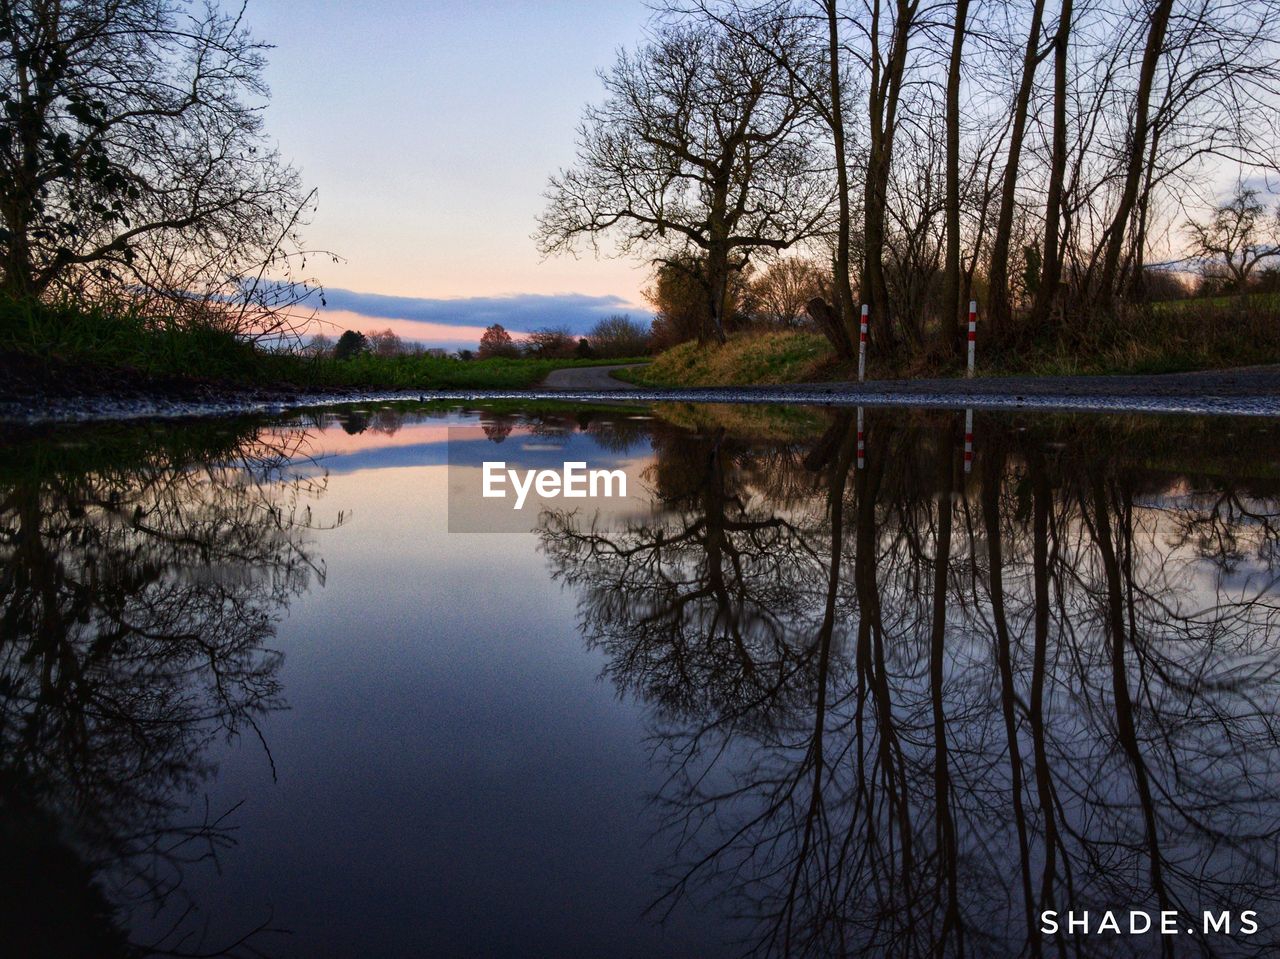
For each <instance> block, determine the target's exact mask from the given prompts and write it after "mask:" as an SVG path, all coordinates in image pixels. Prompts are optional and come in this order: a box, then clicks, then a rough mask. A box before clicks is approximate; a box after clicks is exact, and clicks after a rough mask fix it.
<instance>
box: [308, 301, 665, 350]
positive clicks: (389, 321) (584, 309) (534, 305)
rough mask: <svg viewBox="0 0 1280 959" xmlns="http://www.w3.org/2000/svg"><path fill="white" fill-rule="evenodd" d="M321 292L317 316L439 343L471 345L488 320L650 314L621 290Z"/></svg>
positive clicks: (575, 325) (516, 326)
mask: <svg viewBox="0 0 1280 959" xmlns="http://www.w3.org/2000/svg"><path fill="white" fill-rule="evenodd" d="M324 295H325V301H326V303H327V304H328V305H327V308H325V309H322V310H321V311H320V315H319V318H320V319H321V320H322V321H328V322H332V323H335V324H338V325H341V326H344V327H349V326H352V325H355V326H356V327H357V328H361V327H362V328H365V329H376V328H380V327H384V326H390V327H391V328H392V329H393V330H395V331H396V333H398V334H399V335H400V336H403V337H406V338H408V339H413V340H418V341H420V342H426V341H432V342H436V341H439V342H440V343H441V344H442V345H444V344H448V345H473V344H475V343H476V342H478V341H479V339H480V334H481V333H482V332H484V328H485V327H486V326H489V325H491V324H493V323H501V324H502V325H503V326H504V327H506V328H507V329H508V330H510V331H511V332H512V333H527V332H528V331H530V330H534V329H537V328H539V327H543V326H566V327H568V328H569V330H570V331H571V332H573V333H576V334H579V335H581V334H584V333H586V332H587V331H588V330H589V329H590V328H591V327H592V325H594V324H595V323H596V321H598V320H600V319H601V318H603V317H606V316H610V315H612V314H614V313H630V314H632V316H634V317H637V318H638V319H647V318H648V315H649V313H648V311H647V310H645V309H640V308H637V307H635V306H634V305H633V304H631V303H629V302H627V301H626V300H625V299H623V298H622V297H620V296H588V295H586V294H585V293H556V294H543V293H519V294H512V295H510V296H473V297H466V298H463V299H452V300H450V299H431V298H427V297H416V296H383V295H382V294H379V293H356V292H353V291H351V290H341V289H326V290H325V294H324Z"/></svg>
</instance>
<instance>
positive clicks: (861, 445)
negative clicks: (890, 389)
mask: <svg viewBox="0 0 1280 959" xmlns="http://www.w3.org/2000/svg"><path fill="white" fill-rule="evenodd" d="M866 465H867V441H866V440H865V439H864V438H863V433H862V407H861V406H859V407H858V469H865V468H866Z"/></svg>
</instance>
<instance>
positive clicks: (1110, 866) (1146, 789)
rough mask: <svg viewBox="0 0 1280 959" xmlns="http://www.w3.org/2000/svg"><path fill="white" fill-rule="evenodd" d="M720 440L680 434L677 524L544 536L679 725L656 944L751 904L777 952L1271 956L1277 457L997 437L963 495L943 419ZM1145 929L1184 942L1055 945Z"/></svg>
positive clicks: (663, 446)
mask: <svg viewBox="0 0 1280 959" xmlns="http://www.w3.org/2000/svg"><path fill="white" fill-rule="evenodd" d="M703 419H704V422H699V423H696V424H694V425H693V428H690V429H686V430H683V431H679V432H674V433H671V432H662V431H656V432H655V436H654V448H655V461H654V463H653V465H652V467H651V468H650V471H649V474H648V475H649V480H650V483H651V486H652V490H653V495H654V498H655V500H656V502H657V504H658V505H659V507H660V508H659V509H657V510H655V512H654V515H653V516H652V517H648V518H645V519H644V520H641V521H634V522H630V523H626V524H622V525H615V526H612V527H608V528H604V527H601V526H600V525H599V524H594V523H587V522H584V520H583V519H582V517H581V516H579V515H578V514H572V513H549V514H547V515H546V516H545V520H544V524H543V530H542V534H541V537H542V547H543V550H544V551H545V553H546V555H547V557H548V560H549V562H550V564H551V567H552V569H553V571H554V575H555V576H557V577H558V578H560V579H561V580H563V581H564V582H566V583H568V584H569V585H571V586H572V587H573V588H574V589H575V590H576V591H577V592H578V594H579V597H580V606H579V611H580V619H581V626H582V629H583V631H584V634H585V636H586V638H587V641H588V643H589V644H591V645H592V646H595V647H598V648H600V649H602V650H604V651H605V652H606V653H607V656H608V666H607V674H608V675H609V676H610V677H611V679H612V680H613V682H614V683H615V684H617V686H618V687H619V688H620V689H623V690H626V691H628V692H632V693H635V694H638V695H639V696H641V697H643V698H644V699H645V700H646V701H647V702H649V703H650V704H651V705H652V707H653V717H654V718H653V729H654V735H655V744H656V746H657V749H658V752H659V755H660V756H661V757H662V758H663V759H664V760H665V761H666V762H667V763H668V764H669V777H668V779H667V780H666V785H665V787H664V788H663V789H662V791H661V793H660V795H659V796H658V801H659V803H660V804H661V805H662V808H663V809H664V811H665V814H666V816H667V825H668V827H669V830H668V835H669V838H670V840H671V842H672V843H673V845H674V847H675V849H676V852H675V854H674V855H673V857H672V860H671V869H670V874H669V876H668V880H669V882H668V884H667V891H666V894H665V895H664V896H663V897H662V898H661V899H660V900H659V901H658V902H657V903H655V909H656V911H657V912H658V913H659V914H665V913H666V911H667V910H670V909H672V908H674V907H676V906H678V905H679V904H680V902H681V900H683V899H685V898H692V899H694V900H695V902H696V901H698V897H699V895H700V894H701V895H707V896H710V895H723V894H725V893H726V892H728V893H730V894H732V895H734V896H736V897H737V899H738V901H739V907H740V909H741V911H742V912H743V913H745V914H746V915H748V916H750V917H751V918H752V920H753V921H754V934H753V937H752V939H751V940H750V942H749V943H747V951H751V952H758V953H761V954H766V955H815V956H825V955H845V954H857V955H886V956H889V955H891V956H915V955H957V956H958V955H993V956H1014V955H1031V956H1040V955H1062V954H1070V955H1083V956H1089V955H1099V956H1115V955H1152V954H1164V955H1182V954H1191V953H1195V954H1210V955H1247V954H1263V953H1269V952H1271V951H1273V950H1274V948H1275V945H1276V933H1275V931H1274V920H1275V918H1276V916H1277V915H1278V914H1280V912H1278V910H1277V906H1278V905H1280V902H1278V900H1280V865H1278V863H1277V858H1276V856H1277V846H1276V839H1277V834H1278V833H1280V795H1278V793H1277V788H1278V785H1280V784H1278V783H1277V777H1276V773H1277V769H1278V763H1277V759H1278V758H1280V753H1278V751H1277V746H1278V745H1280V739H1278V736H1280V719H1278V718H1277V710H1276V706H1277V693H1278V692H1280V682H1278V680H1277V666H1278V665H1280V659H1278V658H1277V650H1276V637H1277V630H1276V625H1277V617H1278V616H1280V606H1277V603H1276V598H1277V595H1276V594H1277V590H1276V585H1277V584H1276V577H1277V568H1276V559H1277V522H1278V521H1280V502H1278V501H1277V490H1278V485H1280V484H1277V482H1276V478H1275V475H1274V473H1275V467H1274V463H1275V462H1276V458H1275V455H1274V452H1275V441H1274V438H1273V437H1272V436H1271V433H1270V430H1269V427H1267V426H1266V425H1256V426H1254V427H1247V426H1244V425H1240V424H1225V425H1224V424H1223V423H1213V422H1205V421H1199V422H1182V421H1174V420H1164V421H1154V422H1152V421H1134V422H1126V421H1117V420H1106V421H1099V420H1080V419H1066V418H1063V419H1057V420H1048V421H1039V422H1035V423H1033V424H1031V427H1030V428H1021V427H1016V426H1013V425H1011V424H1009V423H1006V422H1003V421H1000V420H995V419H993V420H991V421H989V422H984V421H983V420H982V419H981V418H980V419H979V423H978V425H977V428H976V433H977V436H978V439H977V442H976V448H977V452H976V455H975V461H974V465H973V468H972V471H971V472H969V473H968V474H967V475H966V471H965V470H964V468H963V465H964V436H963V428H962V426H961V425H960V421H959V419H958V418H957V417H955V416H952V415H948V414H916V415H907V414H898V413H889V412H881V413H868V414H867V416H866V424H865V437H864V439H865V459H864V458H863V454H862V450H861V446H862V444H861V443H860V442H859V436H858V433H859V427H858V426H857V425H855V424H854V423H853V422H852V421H851V417H846V416H845V415H843V414H835V415H834V417H833V418H832V419H831V420H830V421H829V425H828V427H827V429H826V430H825V432H824V433H823V434H822V435H821V436H820V437H819V438H817V439H816V440H815V439H808V438H806V439H803V440H801V441H798V442H783V441H779V442H761V441H760V440H759V439H758V436H759V432H758V431H756V430H741V429H739V430H737V431H736V432H735V430H734V429H732V428H726V427H725V426H723V425H717V424H716V423H715V422H714V419H715V418H714V417H704V418H703ZM729 419H730V421H732V417H729ZM707 420H709V422H707ZM687 425H688V424H686V426H687ZM1232 428H1235V429H1236V430H1237V431H1238V435H1236V436H1230V435H1226V434H1227V432H1228V430H1230V429H1232ZM1246 434H1247V435H1246ZM744 436H748V437H752V438H751V439H744V438H743V437H744ZM855 451H856V455H855ZM852 466H858V467H860V468H856V469H855V468H851V467H852ZM1239 477H1250V478H1248V479H1241V478H1239ZM1259 477H1261V478H1259ZM1131 909H1133V910H1146V911H1148V912H1151V913H1152V914H1155V913H1158V912H1159V911H1161V910H1178V911H1179V912H1180V913H1181V914H1182V915H1183V917H1184V918H1183V919H1182V920H1180V921H1179V923H1178V925H1179V927H1180V932H1179V935H1178V936H1177V937H1174V936H1168V937H1159V936H1155V935H1153V934H1149V935H1145V936H1133V937H1119V936H1115V935H1110V934H1104V935H1101V936H1081V935H1074V936H1065V935H1056V936H1055V935H1048V934H1043V933H1042V932H1041V925H1042V923H1041V919H1040V914H1041V912H1042V911H1043V910H1057V911H1059V912H1061V913H1064V914H1065V913H1066V911H1067V910H1075V911H1076V912H1077V913H1079V912H1081V911H1083V910H1089V911H1090V914H1091V915H1092V916H1093V917H1094V919H1093V926H1094V928H1096V927H1097V925H1098V923H1099V921H1100V920H1101V918H1102V915H1103V914H1104V913H1105V912H1106V911H1107V910H1115V911H1116V913H1117V914H1118V915H1119V917H1120V921H1121V923H1122V925H1126V926H1127V923H1128V919H1129V916H1128V912H1129V910H1131ZM1203 910H1212V911H1214V912H1218V911H1222V910H1231V911H1232V913H1233V917H1234V918H1233V926H1232V931H1233V932H1234V933H1235V935H1234V936H1230V937H1229V936H1226V935H1221V934H1209V935H1205V934H1204V933H1203V930H1202V925H1201V912H1202V911H1203ZM1245 910H1256V911H1257V913H1258V920H1259V925H1260V927H1261V928H1260V930H1259V931H1258V932H1257V933H1256V934H1254V935H1253V936H1244V937H1242V936H1241V935H1240V934H1239V931H1240V915H1241V913H1242V912H1243V911H1245ZM1155 922H1156V924H1157V925H1158V923H1159V917H1158V916H1157V917H1156V919H1155ZM1062 925H1063V926H1064V927H1065V918H1064V919H1063V921H1062ZM1184 927H1185V928H1184ZM1193 928H1194V932H1192V933H1191V934H1190V935H1188V934H1187V933H1188V931H1190V930H1192V929H1193Z"/></svg>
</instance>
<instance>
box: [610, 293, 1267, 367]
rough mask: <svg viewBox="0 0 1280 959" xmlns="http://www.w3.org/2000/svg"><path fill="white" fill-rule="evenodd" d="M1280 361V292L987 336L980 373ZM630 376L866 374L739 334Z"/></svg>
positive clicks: (668, 356)
mask: <svg viewBox="0 0 1280 959" xmlns="http://www.w3.org/2000/svg"><path fill="white" fill-rule="evenodd" d="M1275 363H1280V294H1252V295H1250V296H1247V297H1220V298H1215V299H1204V300H1179V301H1174V302H1168V303H1156V304H1153V305H1151V306H1132V307H1126V308H1124V309H1123V310H1122V311H1121V312H1120V313H1119V314H1118V315H1116V316H1102V315H1099V316H1095V317H1091V318H1087V319H1084V320H1073V321H1072V322H1070V323H1067V324H1065V325H1064V326H1062V327H1060V328H1057V329H1047V330H1043V331H1040V332H1038V333H1037V334H1035V335H1031V334H1026V333H1024V334H1022V335H1019V336H1012V337H1010V338H1008V339H1006V340H1004V341H1003V342H995V341H993V340H992V339H991V338H990V337H987V336H984V333H983V332H982V331H981V327H980V329H979V334H978V370H977V372H978V375H979V376H1006V375H1029V376H1082V375H1101V374H1145V373H1177V372H1186V371H1191V370H1214V369H1228V368H1231V367H1240V366H1254V365H1261V364H1275ZM963 372H964V367H963V361H962V360H961V358H960V357H959V356H958V355H955V356H944V357H937V356H930V355H918V356H902V357H898V358H897V359H896V361H894V360H889V359H886V358H884V357H882V356H878V355H877V354H876V353H875V351H874V349H873V350H872V352H871V354H870V355H869V356H868V374H869V376H870V377H871V378H872V379H884V378H891V377H933V376H936V377H949V376H960V375H962V374H963ZM617 375H618V376H619V377H620V378H623V379H626V380H628V381H630V382H633V383H638V384H641V385H645V386H661V387H680V386H745V385H763V384H780V383H802V382H830V381H839V380H851V379H853V378H854V377H855V376H856V366H854V364H852V363H838V362H837V361H836V359H835V355H834V353H833V351H832V350H831V347H830V346H829V345H828V344H827V342H826V340H825V339H824V338H823V337H821V336H820V335H818V334H816V333H807V332H776V331H775V332H765V333H743V334H738V335H736V336H733V337H731V338H730V339H729V342H727V343H725V344H724V345H723V346H715V345H711V344H698V343H696V342H692V341H690V342H688V343H682V344H680V345H679V346H676V347H673V348H672V349H670V350H667V351H666V352H664V353H661V354H659V355H658V356H657V357H655V358H654V360H653V362H652V363H651V364H649V365H648V366H647V367H645V368H643V369H639V370H621V371H619V372H618V374H617Z"/></svg>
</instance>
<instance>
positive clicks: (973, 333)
mask: <svg viewBox="0 0 1280 959" xmlns="http://www.w3.org/2000/svg"><path fill="white" fill-rule="evenodd" d="M977 343H978V301H977V300H970V301H969V372H968V373H966V374H965V376H973V350H974V347H975V346H976V345H977Z"/></svg>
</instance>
